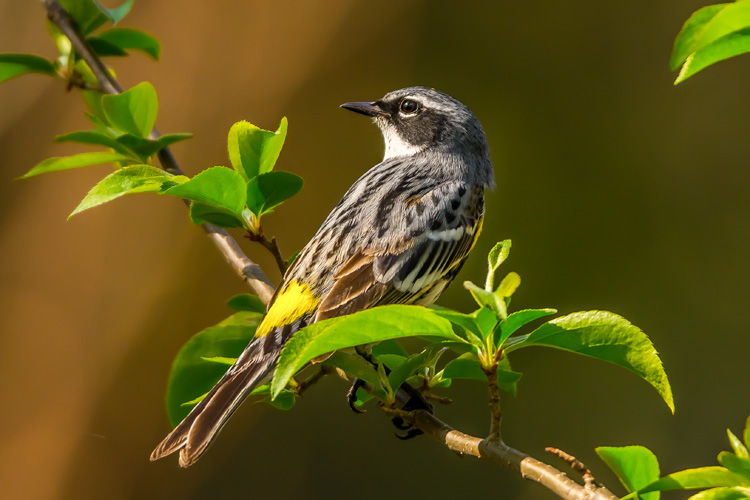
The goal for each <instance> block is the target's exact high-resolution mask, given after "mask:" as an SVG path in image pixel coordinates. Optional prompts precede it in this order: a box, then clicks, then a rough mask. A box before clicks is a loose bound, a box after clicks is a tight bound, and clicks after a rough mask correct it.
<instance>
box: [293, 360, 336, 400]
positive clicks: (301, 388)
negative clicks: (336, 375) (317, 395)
mask: <svg viewBox="0 0 750 500" xmlns="http://www.w3.org/2000/svg"><path fill="white" fill-rule="evenodd" d="M332 371H333V368H331V367H330V366H328V365H317V370H315V373H313V374H312V375H310V376H309V377H308V378H306V379H305V380H303V381H302V382H299V383H298V384H297V390H296V392H297V396H302V395H303V394H304V393H305V391H307V390H308V389H309V388H310V386H312V385H315V384H317V383H318V382H319V381H320V380H321V379H322V378H323V377H325V376H326V375H328V374H329V373H331V372H332Z"/></svg>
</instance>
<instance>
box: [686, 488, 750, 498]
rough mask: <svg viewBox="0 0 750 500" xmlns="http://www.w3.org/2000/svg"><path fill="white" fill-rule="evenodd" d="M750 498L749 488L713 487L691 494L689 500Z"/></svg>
mask: <svg viewBox="0 0 750 500" xmlns="http://www.w3.org/2000/svg"><path fill="white" fill-rule="evenodd" d="M748 498H750V490H748V489H747V488H711V489H710V490H703V491H701V492H699V493H696V494H695V495H693V496H691V497H690V498H689V499H688V500H745V499H748Z"/></svg>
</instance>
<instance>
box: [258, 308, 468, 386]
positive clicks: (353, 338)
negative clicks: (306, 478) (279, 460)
mask: <svg viewBox="0 0 750 500" xmlns="http://www.w3.org/2000/svg"><path fill="white" fill-rule="evenodd" d="M413 336H429V337H441V338H445V339H449V340H453V341H458V342H462V339H461V338H460V337H458V336H457V335H456V334H455V333H453V328H452V327H451V323H450V322H449V321H448V320H446V319H444V318H441V317H440V316H438V315H437V314H435V313H434V311H431V310H430V309H427V308H424V307H420V306H407V305H388V306H380V307H375V308H373V309H367V310H364V311H360V312H357V313H355V314H351V315H348V316H341V317H337V318H331V319H327V320H323V321H320V322H318V323H314V324H312V325H310V326H308V327H305V328H303V329H302V330H300V331H298V332H297V333H296V334H294V336H292V338H291V339H290V340H289V341H288V342H287V343H286V345H285V346H284V350H283V351H282V352H281V357H280V358H279V363H278V365H277V367H276V371H275V373H274V378H273V382H272V383H271V394H272V395H273V396H275V395H276V394H278V393H279V392H280V391H281V389H283V388H284V387H285V386H286V384H287V382H288V381H289V379H290V378H291V377H292V375H294V374H295V373H296V372H297V371H298V370H299V369H300V368H302V367H303V366H304V365H305V364H306V363H307V362H308V361H310V360H311V359H313V358H316V357H318V356H320V355H322V354H326V353H329V352H333V351H336V350H339V349H346V348H348V347H354V346H357V345H362V344H369V343H372V342H379V341H381V340H387V339H395V338H403V337H413Z"/></svg>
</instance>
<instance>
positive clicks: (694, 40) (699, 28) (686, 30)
mask: <svg viewBox="0 0 750 500" xmlns="http://www.w3.org/2000/svg"><path fill="white" fill-rule="evenodd" d="M727 5H731V4H729V3H721V4H717V5H708V6H706V7H703V8H701V9H698V10H696V11H695V12H693V14H692V15H691V16H690V18H689V19H688V20H687V21H685V24H684V25H683V26H682V29H681V30H680V33H679V34H678V35H677V38H675V41H674V47H673V48H672V57H670V59H669V67H670V68H671V69H672V71H675V70H676V69H677V68H679V67H680V65H681V64H682V63H683V62H685V59H687V58H688V56H689V55H690V54H692V53H693V52H695V51H696V50H698V49H699V48H700V46H699V44H700V43H701V38H702V37H703V35H704V31H705V28H706V26H707V24H708V23H709V22H710V21H711V20H712V19H713V18H714V17H715V16H716V14H718V13H719V12H721V11H722V10H723V9H724V8H725V7H726V6H727ZM711 38H712V39H713V40H716V37H711ZM704 45H705V44H704Z"/></svg>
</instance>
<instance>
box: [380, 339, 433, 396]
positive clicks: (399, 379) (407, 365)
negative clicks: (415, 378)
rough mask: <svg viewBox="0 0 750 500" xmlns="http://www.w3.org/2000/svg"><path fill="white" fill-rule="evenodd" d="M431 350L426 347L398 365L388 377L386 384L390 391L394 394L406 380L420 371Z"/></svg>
mask: <svg viewBox="0 0 750 500" xmlns="http://www.w3.org/2000/svg"><path fill="white" fill-rule="evenodd" d="M431 350H432V349H431V348H430V347H427V348H426V349H425V350H423V351H422V352H420V353H416V354H412V355H411V356H409V357H408V358H406V360H404V362H403V363H401V364H399V365H398V366H397V367H396V368H395V369H393V371H391V373H390V375H388V384H389V385H390V386H391V389H392V390H393V391H394V392H395V391H398V389H399V387H401V385H402V384H403V383H404V382H406V380H407V379H408V378H409V377H411V376H412V375H414V374H415V373H417V372H418V371H420V369H421V368H423V367H424V365H425V363H426V362H427V358H428V357H429V356H430V351H431Z"/></svg>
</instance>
